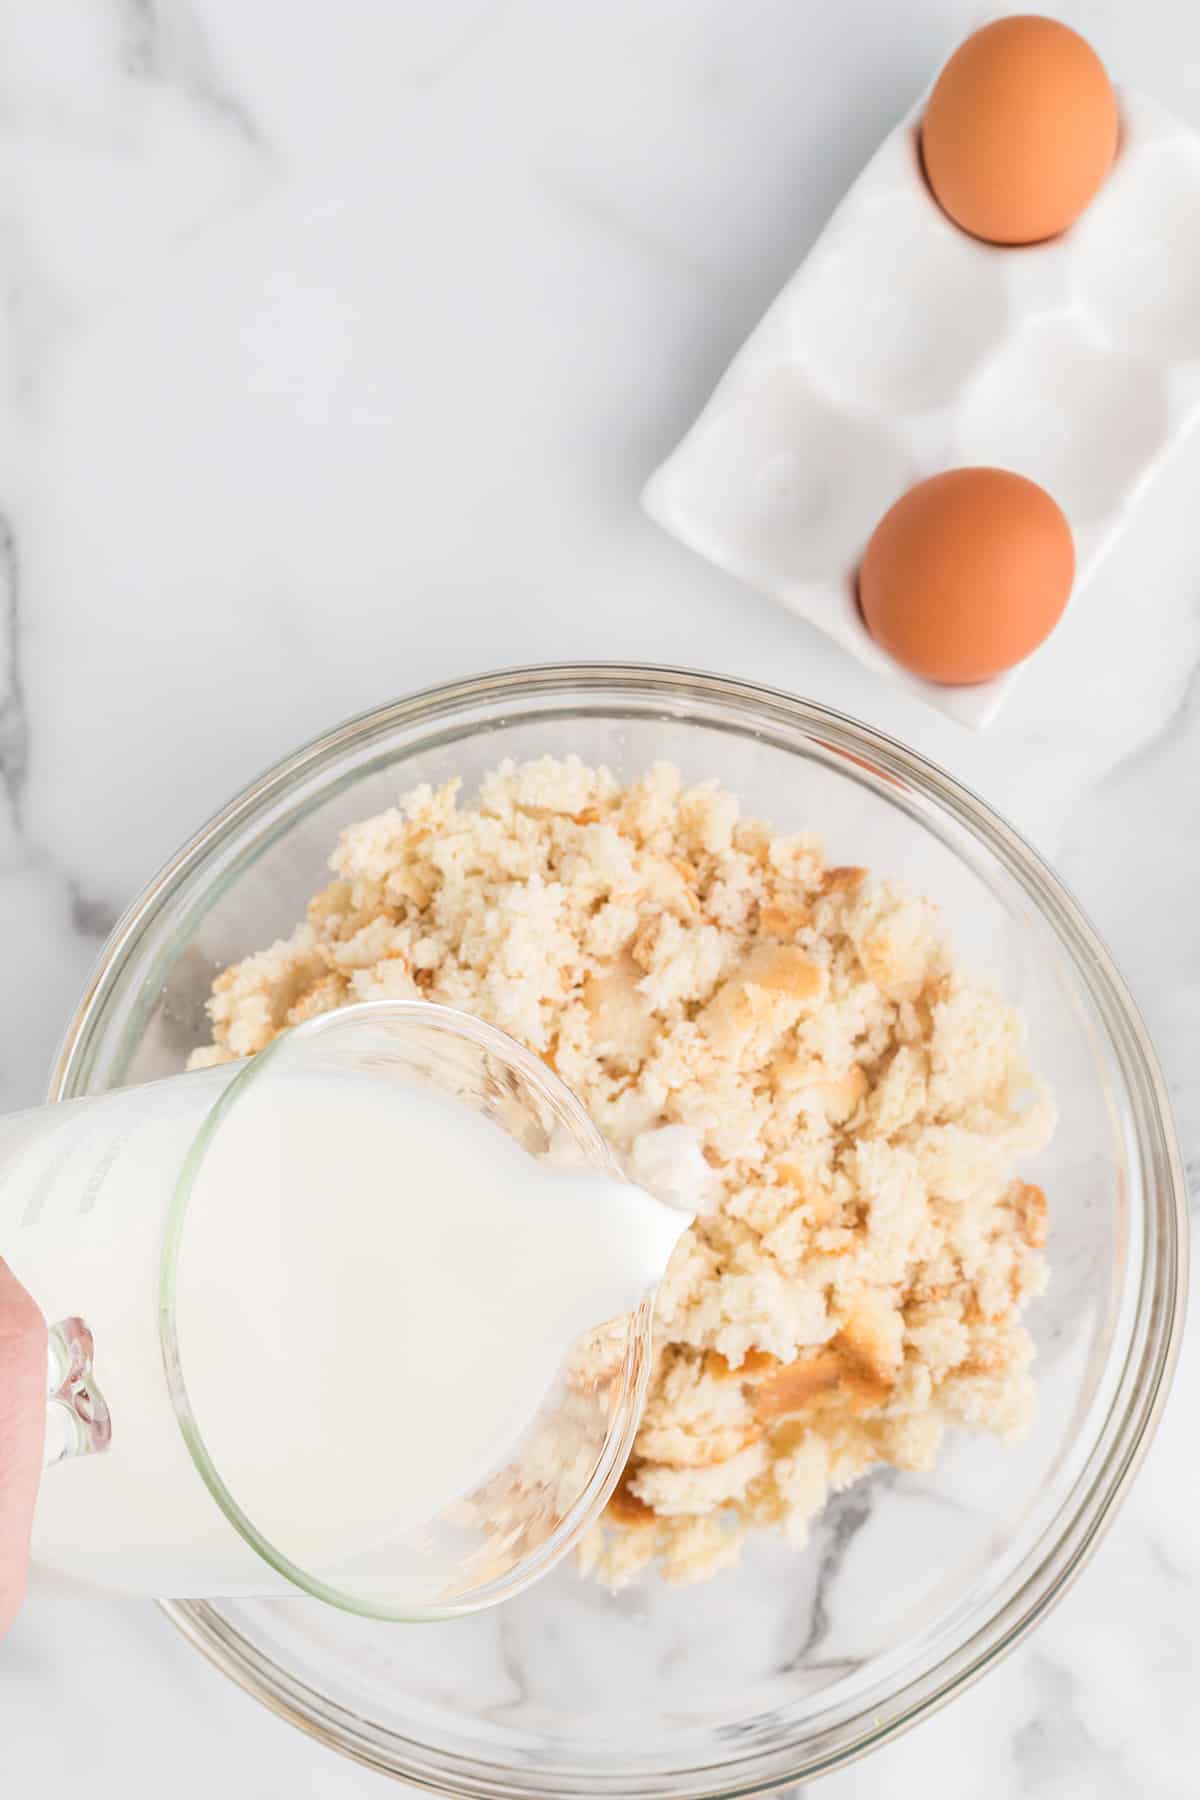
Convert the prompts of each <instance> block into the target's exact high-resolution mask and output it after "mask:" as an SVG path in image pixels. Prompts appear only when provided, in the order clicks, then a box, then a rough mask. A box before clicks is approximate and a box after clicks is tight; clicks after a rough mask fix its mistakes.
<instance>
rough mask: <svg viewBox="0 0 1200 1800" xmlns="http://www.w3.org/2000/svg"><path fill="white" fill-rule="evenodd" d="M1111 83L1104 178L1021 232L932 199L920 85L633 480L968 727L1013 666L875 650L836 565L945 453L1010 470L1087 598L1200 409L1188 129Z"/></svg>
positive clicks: (1198, 246) (1199, 250)
mask: <svg viewBox="0 0 1200 1800" xmlns="http://www.w3.org/2000/svg"><path fill="white" fill-rule="evenodd" d="M1118 98H1119V103H1120V108H1121V145H1120V149H1119V151H1118V154H1117V160H1116V163H1115V165H1114V167H1113V170H1112V173H1111V174H1110V175H1109V177H1108V180H1107V181H1106V182H1105V184H1104V187H1103V188H1102V189H1101V190H1100V193H1099V194H1098V195H1097V196H1096V198H1095V199H1094V200H1093V202H1092V204H1091V206H1090V207H1089V208H1088V209H1087V211H1086V213H1085V214H1084V215H1083V217H1082V219H1081V220H1080V221H1079V222H1078V224H1077V225H1076V226H1075V227H1073V228H1072V229H1071V230H1070V231H1068V232H1066V233H1064V235H1063V236H1062V237H1060V238H1056V239H1054V240H1053V241H1052V242H1050V243H1047V244H1034V245H1031V246H1029V247H1020V248H1000V247H998V246H996V245H994V244H984V243H980V242H979V241H978V240H977V239H975V238H971V237H968V236H967V234H966V233H965V232H962V231H959V230H958V228H957V227H956V226H955V225H953V224H952V223H951V221H950V220H949V219H948V218H947V217H946V215H945V214H944V213H943V212H942V211H941V210H940V209H939V207H938V206H937V204H936V202H935V201H934V199H933V196H932V195H931V194H930V192H929V189H928V187H927V186H926V183H925V179H924V176H923V174H922V171H921V158H920V144H919V127H920V118H921V114H922V111H923V108H924V100H923V99H922V100H921V101H919V102H918V104H917V105H916V106H915V107H914V108H913V109H912V110H911V112H910V113H909V114H908V116H907V118H906V119H905V120H904V121H903V123H901V124H900V125H898V126H897V127H896V129H895V130H894V131H893V132H892V133H891V134H890V135H889V136H888V137H887V138H886V139H885V140H884V142H883V144H882V145H881V146H880V148H879V150H878V151H877V152H876V153H875V155H874V156H873V157H872V158H871V160H870V162H869V163H868V164H867V166H866V168H865V169H864V170H863V172H862V174H861V175H860V176H859V177H858V179H857V181H855V182H854V184H853V186H852V187H851V188H850V191H849V193H848V194H847V195H846V197H845V199H844V200H843V201H842V202H841V204H840V205H839V206H838V208H837V210H836V212H835V213H834V215H833V217H832V218H831V219H830V221H829V224H828V225H827V226H826V227H825V230H824V231H823V232H822V233H821V235H820V237H819V238H818V239H817V242H816V244H815V245H814V246H813V248H812V250H811V251H810V252H809V254H808V256H807V257H806V258H805V259H804V261H803V262H802V263H801V265H800V268H799V269H798V270H797V272H796V274H795V275H794V276H793V277H792V279H791V280H790V281H789V282H788V284H787V286H786V287H785V288H784V289H783V291H782V293H781V294H780V295H779V297H778V298H777V299H776V300H775V302H774V303H773V304H772V306H771V307H770V308H769V310H768V312H767V314H766V316H765V317H764V318H763V320H762V322H761V323H760V324H759V325H758V326H757V327H756V329H755V330H754V331H753V332H752V333H751V334H750V336H749V338H748V339H747V340H746V342H745V344H744V345H743V346H742V348H741V350H739V351H738V353H737V355H736V356H735V357H734V359H733V362H732V363H731V364H730V366H729V369H728V370H727V371H726V373H725V375H724V376H723V377H722V379H721V381H720V382H719V384H718V386H717V388H716V391H715V392H714V394H713V396H712V399H711V400H710V401H709V402H708V404H707V406H706V407H705V408H704V411H703V412H702V413H701V414H700V417H699V418H698V419H697V421H696V423H695V425H694V426H693V427H692V429H691V430H690V431H689V432H688V434H687V436H686V437H685V438H684V439H683V441H682V443H681V444H680V445H679V446H678V448H677V449H676V450H675V451H674V452H673V453H672V454H671V455H670V456H669V457H668V458H667V460H666V461H665V462H664V463H663V464H662V465H661V466H660V467H659V468H658V469H657V470H656V471H655V472H654V474H653V475H652V476H651V477H650V480H649V481H648V482H647V484H646V487H645V489H644V491H643V494H642V504H643V506H644V507H645V508H646V511H647V512H648V513H649V514H650V516H651V518H654V519H657V520H658V522H659V523H660V524H661V525H664V526H665V527H666V529H667V530H668V531H671V532H673V533H674V534H675V536H676V537H678V538H679V539H680V540H681V541H682V542H683V543H685V544H688V545H690V546H691V548H692V549H693V550H698V551H699V552H700V553H701V555H703V556H707V557H709V558H711V560H712V561H713V562H715V563H719V564H720V566H721V567H722V568H724V569H728V570H729V571H730V572H731V573H732V574H734V575H738V576H740V577H741V578H742V579H743V580H744V581H748V582H750V583H751V584H752V585H753V586H754V587H757V588H759V589H760V590H761V591H762V592H763V593H765V594H769V595H771V596H772V598H774V599H776V600H779V601H782V603H783V605H784V606H786V607H788V608H790V610H791V611H792V612H795V613H798V614H799V615H800V617H801V618H803V619H807V620H808V621H809V622H810V623H811V624H813V625H817V626H819V627H820V629H821V630H822V631H825V632H827V633H828V634H829V636H830V637H831V638H833V639H834V641H835V642H836V643H838V644H841V645H842V647H843V648H844V649H846V650H848V651H850V653H851V654H852V655H853V656H857V657H858V658H859V659H860V660H861V661H862V662H864V663H866V664H867V666H868V667H869V668H872V669H876V670H878V671H879V672H880V673H882V674H885V675H888V676H890V677H891V678H892V679H893V680H895V681H898V682H900V683H901V684H902V685H903V686H905V687H906V688H908V689H909V691H910V692H913V693H917V694H920V695H921V696H922V698H924V699H925V700H927V701H928V702H929V704H930V705H931V706H937V707H939V708H941V710H942V711H944V712H946V713H948V714H949V715H950V717H951V718H954V719H958V720H959V721H961V722H962V723H963V724H965V725H970V726H975V727H983V726H985V725H987V724H988V723H990V721H991V720H992V719H994V718H995V716H996V714H997V712H998V710H999V708H1000V705H1001V703H1002V701H1003V700H1004V698H1005V696H1006V695H1007V694H1008V693H1009V691H1010V690H1011V688H1012V685H1013V683H1014V681H1016V680H1017V678H1018V676H1019V673H1020V671H1019V669H1014V670H1010V671H1009V672H1008V673H1007V674H1006V675H1002V676H998V677H997V678H996V679H995V680H993V681H986V682H980V683H978V684H976V685H974V686H971V687H959V688H954V687H941V686H937V685H935V684H934V683H932V682H927V681H922V680H920V679H919V678H918V677H916V676H913V675H910V674H909V673H908V672H907V670H904V669H902V668H900V666H899V665H898V664H897V663H895V662H893V661H892V659H891V657H889V656H888V655H887V654H886V652H885V651H883V650H881V649H880V648H879V646H878V645H877V644H876V643H875V641H874V639H873V638H872V637H871V635H870V633H869V632H868V631H867V629H866V626H865V625H864V623H863V619H862V614H861V612H860V611H859V607H858V601H857V598H856V578H857V570H858V565H859V562H860V561H861V558H862V553H863V550H864V549H865V547H866V543H867V540H868V538H869V537H870V535H871V532H872V530H873V529H874V527H875V525H876V524H877V523H878V521H879V520H880V518H882V516H883V514H884V513H885V512H886V511H887V509H888V507H889V506H891V505H892V503H893V501H895V500H897V499H898V498H899V497H900V495H901V494H902V493H904V492H905V491H906V490H907V489H908V488H910V487H911V486H912V485H913V484H914V482H917V481H921V480H923V479H924V478H925V477H926V476H928V475H933V474H936V473H937V472H938V471H939V470H941V469H947V468H961V467H965V466H968V465H978V464H983V465H992V466H997V467H1000V468H1009V469H1015V470H1017V471H1018V472H1019V473H1020V474H1022V475H1027V476H1028V477H1029V478H1030V480H1032V481H1036V482H1039V483H1040V484H1041V486H1042V487H1044V488H1045V489H1046V490H1047V491H1048V492H1049V493H1050V494H1052V495H1053V497H1054V498H1055V500H1057V501H1058V503H1059V505H1060V506H1061V507H1062V509H1063V512H1064V513H1065V514H1066V517H1067V520H1068V522H1069V524H1070V526H1071V531H1072V534H1073V536H1074V539H1075V554H1076V578H1075V587H1074V592H1073V595H1072V602H1073V604H1077V605H1086V604H1087V600H1086V597H1085V590H1086V589H1087V586H1088V583H1089V581H1090V579H1091V577H1092V575H1093V574H1094V572H1095V570H1096V569H1097V567H1098V566H1099V563H1100V561H1101V558H1102V557H1103V556H1104V554H1105V553H1106V551H1107V549H1108V547H1109V545H1110V544H1111V543H1112V541H1113V539H1114V538H1115V537H1116V535H1117V533H1118V532H1119V531H1121V530H1122V529H1123V528H1124V526H1125V525H1126V524H1127V523H1128V521H1129V518H1130V516H1131V514H1132V511H1133V508H1134V506H1135V505H1136V503H1137V501H1138V499H1139V497H1140V495H1141V493H1142V491H1143V489H1144V487H1145V485H1146V483H1147V482H1148V481H1149V480H1150V478H1151V476H1152V475H1153V474H1154V472H1155V470H1156V469H1157V468H1158V467H1159V465H1160V463H1161V462H1162V461H1163V460H1164V458H1165V457H1166V456H1167V455H1169V453H1170V452H1171V451H1172V450H1173V449H1174V448H1175V447H1176V446H1177V445H1178V444H1179V442H1180V441H1181V439H1182V438H1183V437H1184V436H1185V435H1186V434H1187V433H1188V432H1189V431H1190V430H1191V428H1192V426H1193V424H1194V423H1195V420H1196V417H1197V415H1198V414H1200V135H1198V134H1197V133H1196V132H1194V131H1193V130H1191V128H1190V127H1188V126H1186V125H1184V124H1183V123H1182V122H1181V121H1180V120H1178V119H1176V118H1173V117H1172V115H1171V114H1170V113H1169V112H1168V111H1167V110H1166V108H1165V107H1163V106H1161V105H1159V104H1158V103H1157V102H1155V101H1153V100H1149V99H1147V98H1146V97H1145V96H1144V95H1142V94H1139V93H1136V92H1135V91H1134V90H1133V89H1130V88H1126V89H1122V90H1119V94H1118Z"/></svg>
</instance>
